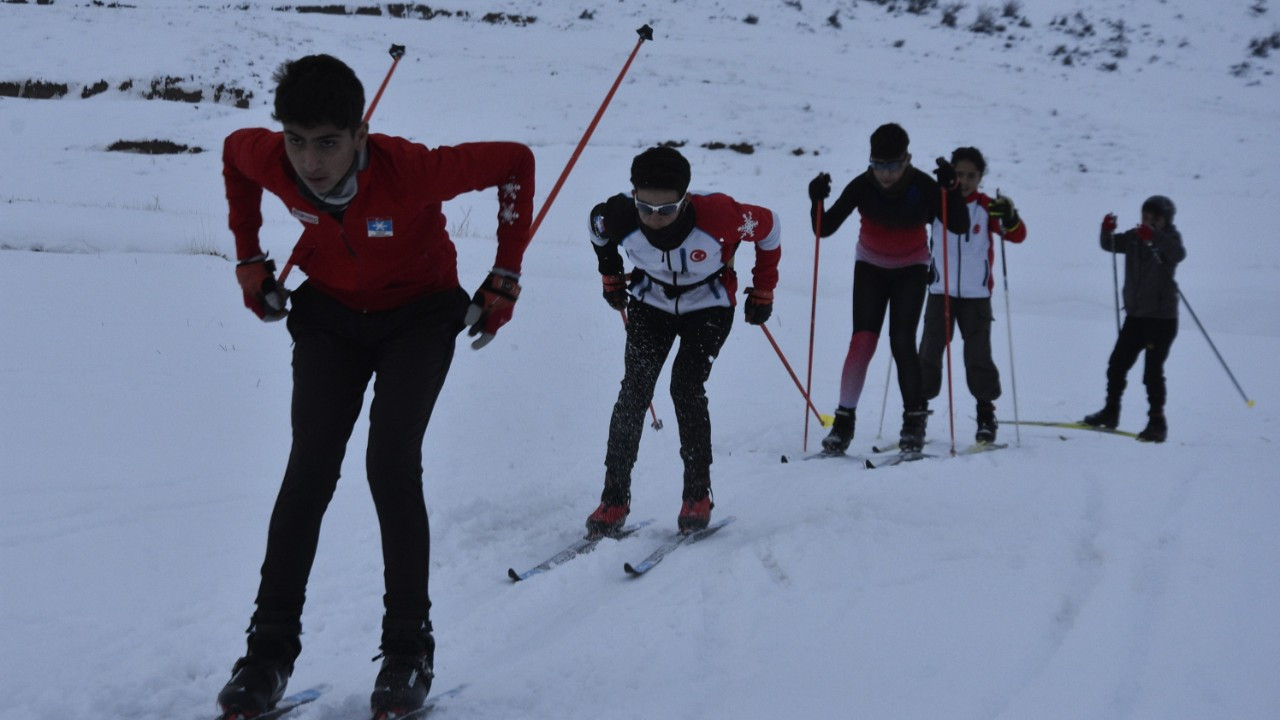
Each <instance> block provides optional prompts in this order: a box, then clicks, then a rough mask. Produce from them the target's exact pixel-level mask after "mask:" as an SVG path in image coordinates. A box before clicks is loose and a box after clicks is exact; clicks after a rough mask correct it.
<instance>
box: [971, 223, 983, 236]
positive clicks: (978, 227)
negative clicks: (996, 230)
mask: <svg viewBox="0 0 1280 720" xmlns="http://www.w3.org/2000/svg"><path fill="white" fill-rule="evenodd" d="M980 232H982V226H981V225H979V224H978V223H974V224H973V234H974V235H977V234H978V233H980Z"/></svg>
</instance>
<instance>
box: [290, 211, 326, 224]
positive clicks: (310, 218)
mask: <svg viewBox="0 0 1280 720" xmlns="http://www.w3.org/2000/svg"><path fill="white" fill-rule="evenodd" d="M289 214H290V215H292V216H294V217H296V218H298V219H299V220H301V221H302V222H304V223H307V224H308V225H319V224H320V216H319V215H313V214H311V213H309V212H306V211H304V210H299V209H298V208H289Z"/></svg>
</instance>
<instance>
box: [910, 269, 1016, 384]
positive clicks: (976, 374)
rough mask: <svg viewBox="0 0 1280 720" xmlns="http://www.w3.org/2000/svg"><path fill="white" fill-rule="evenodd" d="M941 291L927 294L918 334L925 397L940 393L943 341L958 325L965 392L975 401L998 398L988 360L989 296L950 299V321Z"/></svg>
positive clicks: (992, 366)
mask: <svg viewBox="0 0 1280 720" xmlns="http://www.w3.org/2000/svg"><path fill="white" fill-rule="evenodd" d="M943 302H944V298H943V296H942V294H941V293H931V294H930V295H929V302H928V304H927V305H925V309H924V334H923V335H922V336H921V337H920V371H921V373H922V375H923V381H924V385H923V389H924V396H925V398H926V399H928V400H932V399H933V398H936V397H938V394H939V393H941V392H942V369H943V368H942V364H943V363H942V359H943V355H944V354H945V352H946V342H947V339H948V338H950V337H951V336H952V335H953V334H954V333H955V327H956V326H957V325H959V326H960V335H961V336H962V337H963V338H964V374H965V380H966V381H967V383H968V386H969V392H970V393H971V394H972V395H973V397H974V399H975V400H977V401H979V402H993V401H995V399H996V398H998V397H1000V371H999V370H998V369H996V364H995V361H994V360H992V359H991V321H992V319H993V318H992V314H991V298H989V297H986V298H954V297H953V298H951V302H950V305H951V324H950V326H948V325H947V321H946V317H945V315H946V312H945V311H946V307H945V306H944V305H943Z"/></svg>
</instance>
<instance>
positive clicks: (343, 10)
mask: <svg viewBox="0 0 1280 720" xmlns="http://www.w3.org/2000/svg"><path fill="white" fill-rule="evenodd" d="M272 9H273V10H276V11H278V12H297V13H321V14H324V15H372V16H376V17H381V16H382V15H388V16H390V17H394V18H406V19H412V20H433V19H435V18H455V19H458V20H479V21H480V22H486V23H489V24H491V25H519V26H524V25H532V24H533V23H535V22H537V20H538V18H536V17H534V16H533V15H512V14H510V13H504V12H490V13H483V14H480V13H472V12H471V11H469V10H448V9H444V8H433V7H431V6H429V5H421V4H413V3H386V4H380V5H360V6H354V7H353V6H350V5H281V6H279V7H275V8H272Z"/></svg>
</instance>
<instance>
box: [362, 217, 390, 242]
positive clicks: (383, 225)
mask: <svg viewBox="0 0 1280 720" xmlns="http://www.w3.org/2000/svg"><path fill="white" fill-rule="evenodd" d="M365 227H367V228H368V230H369V237H371V238H375V237H378V238H385V237H392V236H394V235H395V228H393V227H392V224H391V218H365Z"/></svg>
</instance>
